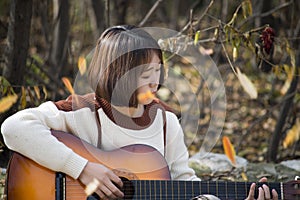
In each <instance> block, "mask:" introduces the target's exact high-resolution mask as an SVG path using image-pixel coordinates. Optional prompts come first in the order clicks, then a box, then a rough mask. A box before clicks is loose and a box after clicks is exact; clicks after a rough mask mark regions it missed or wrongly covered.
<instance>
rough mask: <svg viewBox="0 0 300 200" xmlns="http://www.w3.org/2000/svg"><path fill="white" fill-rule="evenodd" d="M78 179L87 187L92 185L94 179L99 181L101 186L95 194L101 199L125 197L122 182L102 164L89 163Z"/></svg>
mask: <svg viewBox="0 0 300 200" xmlns="http://www.w3.org/2000/svg"><path fill="white" fill-rule="evenodd" d="M78 179H79V181H80V182H81V183H83V184H84V185H85V186H87V185H88V184H90V183H92V182H93V181H94V179H96V180H98V182H99V184H98V186H97V189H96V190H95V193H97V194H98V195H99V197H100V198H101V199H117V198H123V196H124V194H123V192H122V191H121V190H120V189H119V188H122V187H123V182H122V180H121V179H120V178H119V177H118V176H117V175H116V174H115V173H114V172H113V171H111V170H110V169H108V168H107V167H105V166H103V165H101V164H97V163H93V162H88V163H87V165H86V166H85V168H84V169H83V171H82V172H81V174H80V176H79V177H78Z"/></svg>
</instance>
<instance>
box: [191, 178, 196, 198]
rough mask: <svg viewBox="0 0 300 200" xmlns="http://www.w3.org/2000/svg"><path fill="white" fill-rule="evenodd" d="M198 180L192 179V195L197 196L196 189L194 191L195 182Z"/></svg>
mask: <svg viewBox="0 0 300 200" xmlns="http://www.w3.org/2000/svg"><path fill="white" fill-rule="evenodd" d="M195 182H196V181H192V184H191V185H192V196H193V197H194V196H196V195H195V191H194V183H195Z"/></svg>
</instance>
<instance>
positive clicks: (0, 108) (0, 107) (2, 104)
mask: <svg viewBox="0 0 300 200" xmlns="http://www.w3.org/2000/svg"><path fill="white" fill-rule="evenodd" d="M17 100H18V95H16V94H13V95H8V96H6V97H3V98H2V99H1V100H0V113H3V112H5V111H7V110H8V109H10V107H11V106H12V105H13V104H14V103H16V102H17Z"/></svg>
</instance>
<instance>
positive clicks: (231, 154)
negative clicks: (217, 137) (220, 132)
mask: <svg viewBox="0 0 300 200" xmlns="http://www.w3.org/2000/svg"><path fill="white" fill-rule="evenodd" d="M222 142H223V148H224V151H225V154H226V156H227V157H228V158H229V160H230V161H231V164H232V165H234V166H235V165H236V160H235V150H234V147H233V145H232V144H231V142H230V140H229V138H228V137H227V136H224V137H223V139H222Z"/></svg>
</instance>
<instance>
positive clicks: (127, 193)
mask: <svg viewBox="0 0 300 200" xmlns="http://www.w3.org/2000/svg"><path fill="white" fill-rule="evenodd" d="M121 180H122V182H123V188H121V190H122V192H123V193H124V198H123V199H132V198H133V195H134V186H133V184H132V182H131V181H130V180H128V179H127V178H124V177H121ZM87 200H100V197H99V196H98V195H97V194H96V193H93V194H92V195H90V196H88V197H87Z"/></svg>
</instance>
